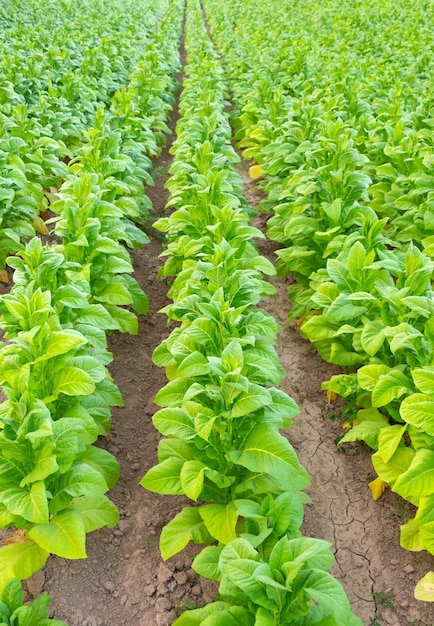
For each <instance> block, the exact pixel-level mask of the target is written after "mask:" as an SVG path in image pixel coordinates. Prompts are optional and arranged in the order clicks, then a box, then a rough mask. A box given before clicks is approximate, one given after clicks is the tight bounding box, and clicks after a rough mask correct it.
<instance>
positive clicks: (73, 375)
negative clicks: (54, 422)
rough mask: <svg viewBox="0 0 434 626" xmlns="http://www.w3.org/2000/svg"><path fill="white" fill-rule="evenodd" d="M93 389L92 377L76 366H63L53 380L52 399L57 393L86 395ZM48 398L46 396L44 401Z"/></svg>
mask: <svg viewBox="0 0 434 626" xmlns="http://www.w3.org/2000/svg"><path fill="white" fill-rule="evenodd" d="M93 391H95V383H94V382H93V380H92V378H91V377H90V376H89V374H87V373H86V372H84V371H83V370H81V369H80V368H78V367H69V366H65V367H63V368H62V369H61V370H60V372H58V373H57V374H56V376H55V377H54V380H53V395H52V397H53V399H55V398H57V396H58V395H59V393H64V394H65V395H67V396H88V395H90V394H91V393H92V392H93ZM48 400H50V399H49V398H46V399H45V400H44V401H45V402H47V401H48Z"/></svg>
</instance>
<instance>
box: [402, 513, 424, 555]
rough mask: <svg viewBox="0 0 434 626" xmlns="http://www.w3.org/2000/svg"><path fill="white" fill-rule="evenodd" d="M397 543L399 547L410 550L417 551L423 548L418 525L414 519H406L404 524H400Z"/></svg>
mask: <svg viewBox="0 0 434 626" xmlns="http://www.w3.org/2000/svg"><path fill="white" fill-rule="evenodd" d="M399 543H400V546H401V548H404V549H405V550H410V552H419V551H421V550H424V549H425V546H424V542H423V538H422V536H421V533H420V526H419V524H418V523H417V522H416V521H415V520H414V519H410V520H408V522H407V523H406V524H403V525H402V526H401V533H400V538H399Z"/></svg>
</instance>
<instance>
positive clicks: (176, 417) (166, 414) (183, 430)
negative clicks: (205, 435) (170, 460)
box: [152, 381, 197, 440]
mask: <svg viewBox="0 0 434 626" xmlns="http://www.w3.org/2000/svg"><path fill="white" fill-rule="evenodd" d="M174 382H176V381H174ZM152 422H153V424H154V426H155V428H156V429H157V430H158V431H159V432H160V433H161V434H162V435H166V437H177V438H180V439H184V440H189V439H193V438H194V437H196V436H197V434H196V430H195V428H194V424H193V421H192V419H191V417H190V416H189V415H188V414H187V413H186V412H185V411H184V410H183V409H178V408H166V409H160V410H159V411H157V412H156V413H155V414H154V415H153V417H152Z"/></svg>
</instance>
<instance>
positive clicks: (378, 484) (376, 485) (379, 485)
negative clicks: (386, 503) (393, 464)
mask: <svg viewBox="0 0 434 626" xmlns="http://www.w3.org/2000/svg"><path fill="white" fill-rule="evenodd" d="M368 487H369V489H370V490H371V493H372V497H373V498H374V500H379V499H380V498H381V496H382V495H383V493H384V490H385V489H386V487H387V483H385V482H384V480H383V479H382V478H380V477H379V476H377V478H376V479H375V480H372V481H371V482H370V483H368Z"/></svg>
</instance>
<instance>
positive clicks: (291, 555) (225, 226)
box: [142, 0, 361, 626]
mask: <svg viewBox="0 0 434 626" xmlns="http://www.w3.org/2000/svg"><path fill="white" fill-rule="evenodd" d="M186 48H187V53H188V64H187V67H186V78H185V83H184V90H183V93H182V96H181V104H180V110H181V120H180V122H179V123H178V126H177V139H176V141H175V143H174V146H173V148H172V150H173V152H174V155H175V156H174V162H173V165H172V167H171V174H172V177H171V179H170V180H169V183H168V187H169V189H170V192H171V198H170V205H171V206H172V207H173V208H174V209H175V210H174V212H173V213H172V214H171V215H170V217H164V218H161V219H160V220H159V221H157V222H156V224H155V226H156V227H157V228H159V229H160V230H161V231H163V232H165V233H166V234H167V240H168V246H167V251H166V252H165V254H166V255H168V256H169V258H168V260H167V261H166V264H165V266H164V269H163V270H162V274H163V275H164V276H167V277H169V276H173V277H174V280H173V283H172V285H171V288H170V291H169V296H170V297H171V298H172V300H173V304H170V305H168V306H167V307H165V309H164V311H165V313H166V314H167V316H168V317H169V319H171V320H174V321H176V322H179V326H178V327H177V328H175V329H174V330H173V331H172V333H171V334H170V336H169V337H168V338H167V339H166V340H164V341H163V343H162V344H161V345H160V346H159V347H158V348H157V349H156V350H155V352H154V357H153V358H154V362H155V363H156V364H157V365H160V366H164V367H166V372H167V376H168V378H169V382H168V383H167V384H166V386H165V387H163V388H162V389H161V390H160V391H159V393H158V394H157V396H156V400H155V401H156V403H157V404H158V405H159V406H161V407H162V408H161V409H160V410H159V411H157V413H156V414H155V415H154V418H153V422H154V425H155V427H156V428H157V429H158V430H159V431H160V432H161V433H162V434H163V435H164V438H163V439H162V440H161V441H160V443H159V447H158V458H159V463H158V464H157V465H156V466H154V467H152V468H151V469H150V470H149V471H148V472H147V474H146V475H145V476H144V478H143V479H142V485H143V486H144V487H145V488H147V489H149V490H151V491H154V492H157V493H162V494H172V495H182V494H184V495H185V496H187V497H188V498H189V499H190V500H191V501H192V502H193V505H192V506H185V507H184V508H183V509H182V510H181V512H180V513H178V514H177V515H176V516H175V517H174V518H173V519H172V520H171V521H170V522H169V523H168V524H167V525H166V526H165V527H164V528H163V531H162V534H161V540H160V546H161V551H162V555H163V558H165V559H168V558H170V557H171V556H173V555H174V554H176V553H178V552H179V551H180V550H182V549H183V548H184V547H185V546H186V545H187V544H188V542H189V541H193V542H195V543H198V544H207V546H206V547H205V548H204V549H203V551H202V552H201V553H200V554H199V555H198V556H197V557H196V558H195V560H194V562H193V568H194V569H195V570H196V571H197V572H198V573H199V574H201V575H203V576H205V577H207V578H210V579H212V580H215V581H218V582H219V595H218V599H216V600H215V601H214V602H212V603H210V604H208V605H207V606H205V607H202V608H199V609H195V610H192V611H187V612H185V613H184V614H182V615H181V616H180V617H179V618H178V619H177V621H176V622H175V623H176V624H177V625H179V626H181V624H182V625H184V624H191V625H193V624H204V625H205V624H225V625H228V624H234V625H235V624H243V625H246V626H247V625H253V624H262V625H263V626H265V625H270V626H271V625H277V624H278V625H280V626H283V625H284V624H295V623H296V624H306V625H307V624H313V623H327V624H335V625H336V626H338V625H339V626H341V625H342V624H360V623H361V622H360V620H359V619H358V618H356V617H355V616H354V615H353V614H352V613H351V610H350V607H349V602H348V599H347V597H346V595H345V592H344V590H343V589H342V587H341V585H340V583H338V582H337V581H336V580H335V579H334V578H333V576H332V575H331V574H329V573H328V571H327V570H328V569H329V568H330V566H331V565H332V563H333V556H332V553H331V551H330V544H328V543H327V542H325V541H323V540H319V539H314V538H309V537H304V536H302V534H301V532H300V525H301V522H302V518H303V503H304V502H307V501H308V498H307V497H306V495H305V494H303V493H302V490H303V489H304V488H305V487H306V486H307V484H308V481H309V479H308V475H307V472H306V470H305V469H304V468H303V467H302V466H301V465H300V463H299V461H298V459H297V456H296V453H295V451H294V450H293V448H292V446H291V444H290V443H289V442H288V440H287V439H286V438H285V437H283V436H282V435H281V434H280V433H279V430H280V429H281V428H286V427H288V426H289V425H290V423H291V420H292V417H293V416H294V415H295V414H296V413H297V411H298V409H297V406H296V405H295V403H294V401H293V400H292V399H291V398H289V397H288V396H287V395H286V394H285V393H283V392H282V391H280V390H278V389H277V388H276V387H275V385H278V384H279V382H280V381H281V379H282V378H283V376H284V371H283V369H282V367H281V366H280V364H279V362H278V357H277V354H276V351H275V348H274V344H275V341H276V334H277V330H278V328H277V324H276V322H275V320H274V319H273V318H272V317H271V316H270V315H269V314H267V313H266V312H265V311H264V310H262V309H260V308H258V307H257V304H258V303H259V301H260V299H261V297H262V296H264V295H267V294H270V293H273V292H274V288H273V287H271V286H270V284H269V283H268V282H266V280H264V278H263V275H264V274H266V275H267V274H273V273H274V268H273V267H272V265H271V264H270V263H269V262H268V261H267V260H266V259H264V258H263V257H261V256H260V255H259V254H258V252H257V249H256V247H255V245H254V244H253V243H252V238H254V237H259V236H261V234H260V232H259V231H257V229H255V228H253V227H252V226H251V225H250V216H251V212H252V210H251V208H250V207H249V206H248V205H247V204H246V202H245V200H244V198H243V188H242V183H241V179H240V177H239V176H238V174H236V173H235V171H234V169H233V165H234V164H235V163H236V162H237V161H238V157H237V155H236V153H235V152H234V150H233V148H232V146H231V129H230V126H229V123H228V120H227V116H226V114H225V112H224V109H225V104H226V102H225V85H224V80H223V72H222V68H221V66H220V63H219V60H218V58H217V55H216V53H215V51H214V49H213V47H212V44H211V42H210V39H209V37H208V35H207V32H206V29H205V26H204V22H203V18H202V13H201V8H200V2H199V0H188V2H187V22H186Z"/></svg>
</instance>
